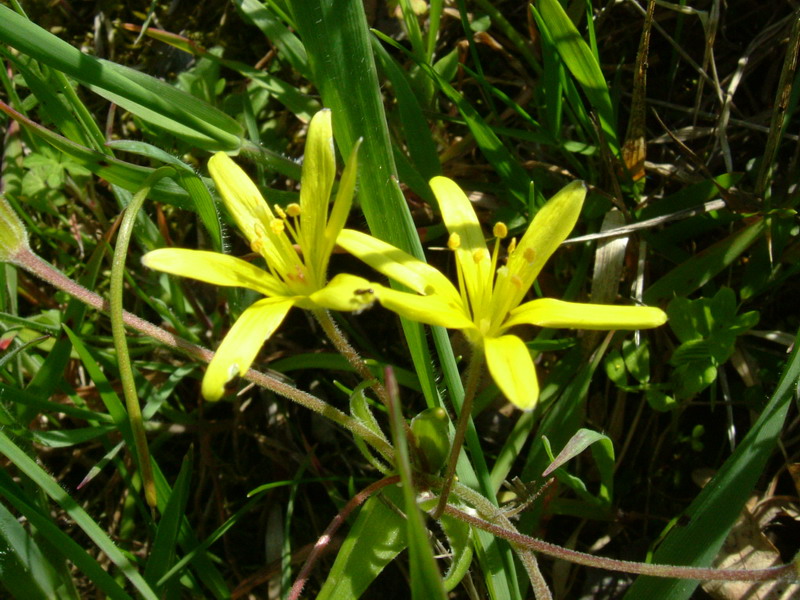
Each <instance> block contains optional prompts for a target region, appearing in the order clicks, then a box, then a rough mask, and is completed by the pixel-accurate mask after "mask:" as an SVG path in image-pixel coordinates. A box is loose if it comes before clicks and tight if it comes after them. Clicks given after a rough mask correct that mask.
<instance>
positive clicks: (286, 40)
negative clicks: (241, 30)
mask: <svg viewBox="0 0 800 600" xmlns="http://www.w3.org/2000/svg"><path fill="white" fill-rule="evenodd" d="M234 4H235V5H236V8H237V9H239V12H241V14H242V16H244V18H245V20H246V21H247V22H249V23H252V24H253V25H255V26H256V27H258V28H259V29H260V30H261V33H263V34H264V37H265V38H267V39H268V40H269V42H270V44H272V45H273V46H275V48H276V49H277V51H278V56H280V58H281V60H285V61H286V62H287V63H289V64H290V65H291V66H292V68H293V69H294V70H295V71H297V72H298V73H300V75H302V76H303V78H304V79H311V68H310V67H309V66H308V55H307V54H306V49H305V48H304V47H303V44H302V42H301V41H300V40H299V39H298V38H297V36H296V35H295V34H294V33H292V32H291V30H290V29H289V28H288V27H287V26H286V25H284V24H283V23H282V22H281V21H280V19H278V18H277V17H276V16H275V15H274V14H273V13H272V12H271V11H270V10H269V9H268V8H266V7H265V6H264V5H263V4H262V3H261V2H258V1H257V0H234Z"/></svg>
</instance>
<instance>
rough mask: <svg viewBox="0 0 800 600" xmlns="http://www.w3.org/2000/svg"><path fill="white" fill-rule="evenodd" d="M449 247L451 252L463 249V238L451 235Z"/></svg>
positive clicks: (448, 240) (454, 234)
mask: <svg viewBox="0 0 800 600" xmlns="http://www.w3.org/2000/svg"><path fill="white" fill-rule="evenodd" d="M447 247H448V248H450V250H455V249H456V248H460V247H461V236H460V235H458V234H457V233H451V234H450V237H449V238H448V239H447Z"/></svg>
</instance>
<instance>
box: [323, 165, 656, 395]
mask: <svg viewBox="0 0 800 600" xmlns="http://www.w3.org/2000/svg"><path fill="white" fill-rule="evenodd" d="M430 184H431V188H432V189H433V192H434V194H435V195H436V198H437V200H438V201H439V207H440V209H441V211H442V217H443V219H444V223H445V226H446V227H447V230H448V231H449V232H450V238H449V240H448V247H450V249H452V250H453V251H454V252H455V255H456V261H457V267H458V283H459V285H458V287H456V286H455V285H453V284H452V283H451V282H450V280H449V279H448V278H447V277H445V276H444V275H443V274H442V273H441V272H439V271H438V270H437V269H435V268H434V267H432V266H430V265H428V264H426V263H424V262H421V261H419V260H417V259H416V258H414V257H413V256H411V255H409V254H406V253H405V252H403V251H401V250H399V249H397V248H395V247H393V246H391V245H389V244H386V243H385V242H382V241H380V240H377V239H375V238H373V237H371V236H369V235H366V234H363V233H360V232H358V231H353V230H349V229H345V230H343V231H342V233H341V234H340V235H339V245H340V246H342V247H343V248H345V249H346V250H347V251H348V252H350V253H351V254H353V255H355V256H357V257H359V258H360V259H361V260H363V261H364V262H366V263H367V264H369V265H370V266H372V267H373V268H374V269H376V270H377V271H379V272H381V273H383V274H384V275H386V276H387V277H390V278H391V279H394V280H395V281H397V282H399V283H401V284H403V285H405V286H406V287H408V288H410V289H412V290H413V291H414V292H416V294H414V293H408V292H401V291H397V290H393V289H391V288H388V287H384V286H380V285H377V284H374V283H373V284H371V289H372V291H374V293H375V296H376V297H377V298H378V300H379V301H380V302H381V304H382V305H383V306H385V307H386V308H388V309H390V310H392V311H394V312H396V313H398V314H400V315H401V316H404V317H407V318H409V319H412V320H415V321H419V322H422V323H427V324H429V325H440V326H443V327H448V328H452V329H460V330H462V331H463V332H464V335H465V336H466V338H467V340H469V342H470V343H471V344H472V345H473V346H475V347H476V348H478V349H479V350H481V351H483V352H484V354H485V356H486V364H487V366H488V368H489V372H490V374H491V375H492V378H493V379H494V380H495V382H496V383H497V385H498V386H499V387H500V389H501V391H502V392H503V393H504V394H505V395H506V397H507V398H508V399H509V400H510V401H511V402H513V403H514V404H515V405H517V406H518V407H520V408H522V409H524V410H530V409H532V408H533V407H534V406H535V405H536V401H537V399H538V396H539V386H538V382H537V378H536V371H535V369H534V365H533V360H532V359H531V355H530V352H529V351H528V348H527V347H526V346H525V343H524V342H523V341H522V340H521V339H520V338H519V337H517V336H516V335H514V334H512V333H509V330H510V329H511V328H512V327H514V326H515V325H522V324H529V325H537V326H540V327H574V328H578V329H645V328H650V327H657V326H659V325H662V324H663V323H664V322H666V320H667V317H666V314H665V313H664V312H663V311H662V310H660V309H658V308H652V307H645V306H609V305H601V304H584V303H575V302H564V301H561V300H554V299H551V298H539V299H536V300H531V301H529V302H524V303H523V302H522V301H523V300H524V298H525V296H526V294H527V293H528V290H529V289H530V287H531V285H533V282H534V280H535V279H536V276H537V275H538V274H539V272H540V271H541V270H542V267H543V266H544V264H545V262H546V261H547V260H548V259H549V258H550V255H552V254H553V252H554V251H555V250H556V248H557V247H558V246H559V244H561V242H563V241H564V240H565V239H566V237H567V235H569V233H570V232H571V231H572V228H573V227H574V226H575V223H576V221H577V219H578V215H579V214H580V211H581V207H582V206H583V201H584V198H585V196H586V187H585V185H584V184H583V182H580V181H575V182H573V183H570V184H569V185H567V186H566V187H564V188H563V189H562V190H561V191H559V192H558V193H557V194H556V195H555V196H553V197H552V198H551V199H550V200H549V201H548V202H547V204H545V206H543V207H542V209H541V210H540V211H539V212H538V213H536V216H535V217H534V219H533V221H532V222H531V224H530V226H529V227H528V229H527V231H526V232H525V234H524V235H523V236H522V239H521V240H520V241H519V243H518V244H517V243H515V241H514V240H512V242H511V244H510V247H509V253H508V262H507V264H506V265H505V266H501V267H499V268H498V266H497V263H498V250H499V243H498V242H499V239H501V238H503V237H505V236H506V233H507V230H506V228H505V226H504V225H502V224H498V225H496V226H495V232H494V233H495V236H496V238H497V239H498V242H496V243H495V245H494V249H493V251H491V252H490V251H489V249H488V248H487V246H486V242H485V240H484V235H483V231H482V229H481V226H480V223H479V222H478V218H477V216H476V214H475V211H474V210H473V208H472V205H471V204H470V202H469V199H468V198H467V197H466V195H465V194H464V192H463V191H461V189H460V188H459V187H458V185H457V184H456V183H455V182H453V181H452V180H450V179H447V178H446V177H434V178H433V179H432V180H431V182H430Z"/></svg>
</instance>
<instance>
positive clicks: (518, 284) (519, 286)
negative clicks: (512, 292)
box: [511, 275, 522, 290]
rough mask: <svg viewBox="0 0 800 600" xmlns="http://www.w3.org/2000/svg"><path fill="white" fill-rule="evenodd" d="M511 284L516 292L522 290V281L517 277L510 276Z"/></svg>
mask: <svg viewBox="0 0 800 600" xmlns="http://www.w3.org/2000/svg"><path fill="white" fill-rule="evenodd" d="M511 283H512V285H513V286H514V287H515V288H517V289H518V290H521V289H522V279H520V277H519V275H512V276H511Z"/></svg>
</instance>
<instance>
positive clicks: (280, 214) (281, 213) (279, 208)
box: [274, 204, 286, 219]
mask: <svg viewBox="0 0 800 600" xmlns="http://www.w3.org/2000/svg"><path fill="white" fill-rule="evenodd" d="M274 208H275V214H276V215H278V217H280V218H281V219H285V218H286V211H285V210H283V207H282V206H281V205H280V204H276V205H275V206H274Z"/></svg>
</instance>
